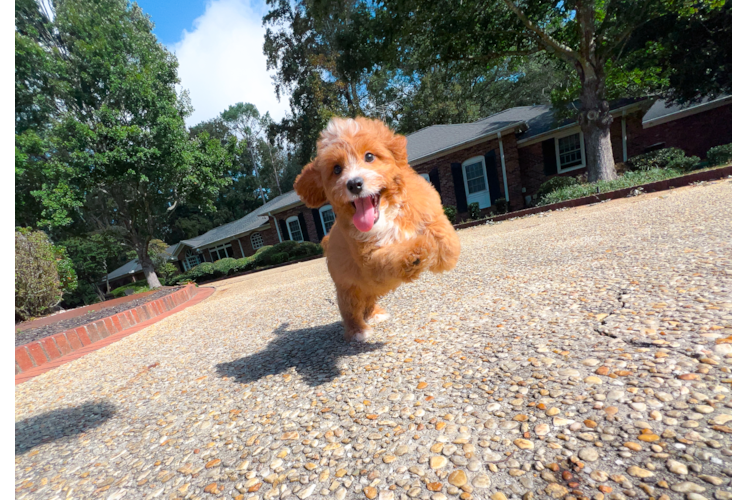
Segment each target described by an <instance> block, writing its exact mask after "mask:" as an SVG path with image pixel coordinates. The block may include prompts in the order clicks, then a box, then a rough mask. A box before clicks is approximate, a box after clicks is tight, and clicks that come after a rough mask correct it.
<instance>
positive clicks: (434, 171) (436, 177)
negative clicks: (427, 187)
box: [429, 167, 442, 196]
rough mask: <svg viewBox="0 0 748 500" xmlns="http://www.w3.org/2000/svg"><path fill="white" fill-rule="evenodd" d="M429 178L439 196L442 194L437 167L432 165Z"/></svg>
mask: <svg viewBox="0 0 748 500" xmlns="http://www.w3.org/2000/svg"><path fill="white" fill-rule="evenodd" d="M429 179H431V185H432V186H434V189H436V192H437V193H439V196H441V194H442V187H441V184H439V167H434V168H432V169H431V171H429Z"/></svg>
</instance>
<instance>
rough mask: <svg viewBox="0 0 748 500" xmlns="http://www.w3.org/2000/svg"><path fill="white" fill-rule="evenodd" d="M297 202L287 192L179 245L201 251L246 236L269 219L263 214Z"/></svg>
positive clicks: (293, 196)
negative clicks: (212, 245)
mask: <svg viewBox="0 0 748 500" xmlns="http://www.w3.org/2000/svg"><path fill="white" fill-rule="evenodd" d="M299 201H300V200H299V195H297V194H296V192H295V191H289V192H288V193H284V194H282V195H280V196H276V197H275V198H273V199H272V200H270V201H269V202H267V203H265V204H264V205H262V206H261V207H260V208H257V209H255V210H253V211H252V212H250V213H248V214H247V215H245V216H244V217H242V218H241V219H237V220H235V221H233V222H229V223H228V224H224V225H222V226H218V227H214V228H213V229H211V230H210V231H208V232H207V233H204V234H201V235H200V236H196V237H195V238H190V239H189V240H182V241H180V242H179V243H180V244H183V245H187V246H189V247H192V248H201V249H202V248H205V247H207V246H208V245H211V244H213V243H216V242H219V241H223V240H227V239H230V238H232V237H235V236H238V235H240V234H246V233H248V232H250V231H252V230H254V229H257V228H258V227H261V226H263V225H265V224H267V223H268V221H269V220H270V219H269V217H267V216H266V215H265V214H267V213H268V212H270V211H272V210H278V209H279V208H283V207H285V206H288V205H293V204H294V203H298V202H299ZM175 248H176V247H175Z"/></svg>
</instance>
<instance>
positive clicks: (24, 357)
mask: <svg viewBox="0 0 748 500" xmlns="http://www.w3.org/2000/svg"><path fill="white" fill-rule="evenodd" d="M196 294H197V288H196V287H195V285H188V286H186V287H184V288H182V289H181V290H177V291H176V292H174V293H171V294H169V295H165V296H164V297H161V298H160V299H156V300H152V301H150V302H146V303H145V304H143V305H140V306H138V307H135V308H133V309H130V310H128V311H125V312H121V313H118V314H115V315H113V316H109V317H108V318H104V319H100V320H98V321H94V322H93V323H89V324H87V325H83V326H79V327H77V328H72V329H70V330H66V331H64V332H62V333H57V334H55V335H50V336H49V337H45V338H43V339H41V340H38V341H35V342H31V343H29V344H24V345H22V346H19V347H16V375H18V374H19V373H23V372H25V371H28V370H30V369H32V368H35V367H37V366H41V365H43V364H45V363H49V362H50V361H52V360H54V359H57V358H60V357H62V356H64V355H66V354H68V353H71V352H73V351H75V350H78V349H81V348H83V347H84V346H87V345H90V344H93V343H94V342H97V341H99V340H102V339H105V338H107V337H109V336H110V335H114V334H115V333H119V332H121V331H122V330H126V329H128V328H131V327H133V326H135V325H137V324H138V323H142V322H144V321H147V320H149V319H152V318H156V317H158V316H161V315H163V314H165V313H166V312H168V311H170V310H172V309H174V308H175V307H177V306H178V305H180V304H182V303H184V302H187V301H188V300H190V299H191V298H192V297H194V296H195V295H196Z"/></svg>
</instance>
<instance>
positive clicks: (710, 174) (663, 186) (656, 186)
mask: <svg viewBox="0 0 748 500" xmlns="http://www.w3.org/2000/svg"><path fill="white" fill-rule="evenodd" d="M729 175H732V166H728V167H721V168H714V169H711V170H704V171H703V172H694V173H692V174H686V175H683V176H681V177H673V178H672V179H665V180H662V181H657V182H650V183H648V184H640V185H638V186H631V187H627V188H623V189H618V190H616V191H609V192H607V193H600V194H593V195H590V196H585V197H584V198H576V199H574V200H566V201H561V202H558V203H553V204H551V205H543V206H541V207H533V208H526V209H524V210H517V211H516V212H509V213H506V214H501V215H497V216H496V217H489V218H488V219H481V220H474V221H470V222H463V223H461V224H456V225H455V229H465V228H468V227H473V226H479V225H481V224H485V223H486V222H498V221H502V220H507V219H515V218H518V217H525V216H527V215H533V214H539V213H541V212H550V211H551V210H558V209H560V208H573V207H580V206H582V205H590V204H592V203H599V202H601V201H606V200H615V199H617V198H625V197H627V196H629V195H630V194H631V193H632V192H634V191H635V190H637V189H639V190H641V191H643V192H645V193H654V192H657V191H666V190H668V189H670V188H677V187H683V186H688V185H689V184H692V183H694V182H702V181H713V180H717V179H722V178H724V177H727V176H729Z"/></svg>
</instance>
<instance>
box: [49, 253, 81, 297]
mask: <svg viewBox="0 0 748 500" xmlns="http://www.w3.org/2000/svg"><path fill="white" fill-rule="evenodd" d="M54 252H55V260H56V261H57V275H58V276H59V278H60V286H61V288H62V293H63V295H66V294H70V293H73V292H75V290H76V289H77V288H78V276H77V275H76V274H75V267H74V266H73V261H72V259H70V257H68V253H67V251H66V250H65V247H61V246H55V247H54Z"/></svg>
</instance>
